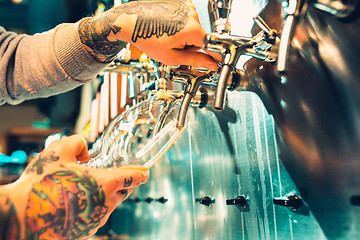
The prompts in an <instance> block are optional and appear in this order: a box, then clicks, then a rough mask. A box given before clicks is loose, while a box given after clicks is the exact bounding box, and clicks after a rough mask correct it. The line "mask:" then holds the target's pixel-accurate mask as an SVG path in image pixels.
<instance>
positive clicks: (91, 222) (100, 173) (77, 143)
mask: <svg viewBox="0 0 360 240" xmlns="http://www.w3.org/2000/svg"><path fill="white" fill-rule="evenodd" d="M88 158H89V156H88V151H87V148H86V144H85V142H84V141H83V139H82V137H80V136H78V135H74V136H71V137H67V138H63V139H61V140H58V141H55V142H53V143H52V144H50V145H49V146H48V147H47V148H46V149H45V150H44V151H42V152H41V153H40V154H39V155H38V156H37V157H36V158H35V159H34V160H32V161H31V162H30V163H29V165H28V167H27V168H26V170H25V171H24V173H23V174H22V175H21V176H20V178H19V179H18V180H17V181H16V182H15V183H12V184H9V185H5V186H1V187H0V231H1V236H0V239H83V238H88V237H89V236H91V235H93V234H95V233H96V231H97V229H98V228H100V227H101V226H102V225H104V224H105V222H106V220H107V219H108V217H109V215H110V213H111V212H112V211H113V210H114V209H115V207H116V206H117V205H118V204H119V203H121V202H122V201H124V200H125V199H126V198H127V197H128V196H129V194H131V192H132V189H133V188H134V187H137V186H139V185H140V184H143V183H145V182H146V181H147V180H148V178H149V173H148V171H147V170H146V169H145V168H143V167H140V166H131V167H128V168H126V167H124V168H118V169H93V168H88V167H86V166H80V165H79V164H78V163H77V162H78V161H80V162H83V161H87V160H88ZM3 237H4V238H3Z"/></svg>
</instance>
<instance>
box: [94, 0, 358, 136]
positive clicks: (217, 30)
mask: <svg viewBox="0 0 360 240" xmlns="http://www.w3.org/2000/svg"><path fill="white" fill-rule="evenodd" d="M275 1H276V0H275ZM356 3H357V1H345V0H316V1H307V0H289V1H284V2H282V8H283V20H284V21H283V28H282V30H281V32H280V33H281V34H280V33H279V32H278V31H277V30H276V29H272V28H270V27H269V26H268V25H267V23H266V22H265V21H264V20H263V19H262V18H261V17H260V16H259V15H257V16H255V17H254V18H253V20H254V23H255V24H256V26H257V27H258V29H260V31H259V32H258V33H257V34H256V35H255V36H253V37H244V36H237V35H232V34H231V24H230V21H229V15H230V12H231V4H232V0H209V13H210V15H211V16H210V17H211V18H212V19H214V23H213V31H212V33H209V34H207V35H206V36H205V38H204V48H205V49H206V50H209V51H214V52H218V53H220V54H221V55H222V60H221V62H218V70H217V71H209V70H206V69H195V68H192V67H191V66H166V65H163V64H161V63H158V62H155V61H152V60H151V59H148V58H146V55H145V56H144V55H141V56H140V57H139V59H137V60H136V61H133V59H132V58H131V51H130V47H129V46H128V48H126V49H124V51H122V52H121V53H120V54H119V58H118V59H117V60H116V61H115V62H114V63H113V64H112V65H111V66H109V68H108V69H106V70H105V72H109V73H117V74H124V73H125V74H126V75H127V78H128V79H126V81H128V87H127V88H128V90H127V92H126V94H127V95H128V96H127V97H128V99H131V100H130V101H127V104H130V105H132V104H134V103H136V102H139V101H142V100H144V99H146V98H147V97H148V96H149V93H150V94H151V93H152V92H154V91H164V90H167V91H170V90H171V91H173V90H174V89H173V86H174V84H175V85H176V84H177V83H180V86H181V87H180V89H179V94H178V97H179V98H182V105H181V108H180V111H179V116H178V126H179V127H182V126H184V123H185V118H186V115H187V111H188V108H189V106H190V105H191V106H199V107H213V108H214V109H216V110H222V109H223V107H224V102H225V101H226V89H227V90H229V91H234V90H236V91H252V90H253V89H254V85H257V84H258V83H256V82H252V81H253V79H252V78H249V77H248V76H247V74H246V73H245V72H244V71H243V70H240V69H238V68H237V67H236V66H237V63H238V60H239V58H240V57H241V56H242V55H247V56H250V57H253V58H256V59H259V60H260V61H264V62H270V63H273V64H276V73H274V74H275V75H277V76H280V75H286V73H287V71H288V70H289V68H288V67H289V56H290V52H291V47H292V44H291V42H292V38H293V35H294V31H295V28H296V24H297V23H298V22H299V20H300V19H301V17H302V16H304V14H305V11H306V10H307V9H308V8H309V6H313V7H316V8H318V9H321V10H323V11H326V12H327V13H329V14H332V15H334V16H335V17H340V18H346V17H349V16H351V14H353V12H354V9H355V6H356ZM100 130H101V129H100ZM98 132H99V131H98Z"/></svg>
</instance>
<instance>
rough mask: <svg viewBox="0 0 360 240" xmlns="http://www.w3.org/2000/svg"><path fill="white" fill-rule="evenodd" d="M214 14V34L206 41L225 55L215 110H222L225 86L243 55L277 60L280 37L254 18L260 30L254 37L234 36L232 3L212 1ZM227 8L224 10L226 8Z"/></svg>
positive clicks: (271, 60) (264, 59)
mask: <svg viewBox="0 0 360 240" xmlns="http://www.w3.org/2000/svg"><path fill="white" fill-rule="evenodd" d="M209 3H210V7H211V9H210V10H211V11H210V12H211V14H212V15H213V18H214V20H215V21H214V32H213V33H210V34H207V35H206V36H205V38H204V47H205V48H206V49H207V50H210V51H215V52H219V53H220V54H222V62H221V68H220V70H219V72H220V74H219V78H218V83H217V90H216V97H215V105H214V108H215V109H217V110H222V109H223V104H224V96H225V90H226V86H227V85H228V81H229V79H230V77H231V75H232V74H233V73H234V72H236V71H237V69H236V64H237V62H238V60H239V58H240V56H241V55H248V56H252V57H255V58H258V59H261V60H263V61H267V62H274V61H276V59H277V46H278V43H279V38H278V36H277V32H276V31H275V30H274V29H270V28H269V26H267V24H266V23H265V22H264V20H263V19H261V17H260V16H256V17H255V18H254V21H255V23H256V24H257V25H258V26H259V27H260V28H261V31H260V32H259V33H258V34H257V35H256V36H254V37H243V36H234V35H231V34H230V23H229V21H228V19H227V18H228V16H229V13H230V6H231V0H230V1H228V0H223V1H221V0H217V1H215V0H209ZM224 6H225V7H224Z"/></svg>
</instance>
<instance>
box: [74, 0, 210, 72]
mask: <svg viewBox="0 0 360 240" xmlns="http://www.w3.org/2000/svg"><path fill="white" fill-rule="evenodd" d="M78 30H79V34H80V37H81V40H82V43H83V44H84V46H85V48H86V49H87V51H88V52H89V53H90V54H91V55H92V56H93V57H94V58H96V59H98V60H99V61H103V62H111V61H112V60H113V59H114V57H115V56H116V54H117V53H118V52H119V51H120V50H121V49H122V48H123V47H124V46H125V42H129V43H131V44H133V45H134V46H135V47H137V48H138V49H140V50H142V51H143V52H145V53H146V54H147V55H148V56H149V57H150V58H152V59H154V60H156V61H159V62H162V63H164V64H166V65H190V66H193V67H202V68H207V69H212V70H215V69H216V68H217V65H216V62H215V61H214V60H213V58H212V57H210V56H209V55H208V54H206V53H203V52H199V51H198V50H200V49H201V48H202V46H203V41H202V40H203V38H204V36H205V34H206V32H205V30H204V29H203V28H202V27H201V25H200V22H199V18H198V15H197V13H196V9H195V6H194V5H193V4H192V3H191V1H187V0H185V1H181V0H171V1H165V0H143V1H134V2H129V3H126V4H122V5H120V6H118V7H114V8H112V9H110V10H108V11H106V12H104V13H102V14H100V15H98V16H95V17H93V18H85V19H84V20H83V21H81V22H80V23H79V24H78ZM215 56H216V55H215Z"/></svg>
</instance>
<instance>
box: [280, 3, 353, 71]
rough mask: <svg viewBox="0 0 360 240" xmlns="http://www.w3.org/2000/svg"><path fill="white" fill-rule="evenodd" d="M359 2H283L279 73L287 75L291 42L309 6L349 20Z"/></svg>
mask: <svg viewBox="0 0 360 240" xmlns="http://www.w3.org/2000/svg"><path fill="white" fill-rule="evenodd" d="M357 4H358V0H352V1H348V0H314V1H310V0H286V1H283V2H282V6H283V10H284V13H285V15H284V25H283V29H282V31H281V40H280V45H279V55H278V61H277V72H278V73H279V74H282V75H283V74H286V73H287V71H288V68H289V56H290V50H291V41H292V39H293V36H294V32H295V28H296V26H297V23H298V21H299V19H300V18H301V17H302V16H303V15H304V14H305V12H306V10H307V9H308V7H309V5H311V6H313V7H315V8H317V9H319V10H322V11H324V12H327V13H329V14H331V15H333V16H335V17H338V18H347V17H349V16H351V15H352V14H353V13H354V12H355V11H356V6H357Z"/></svg>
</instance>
